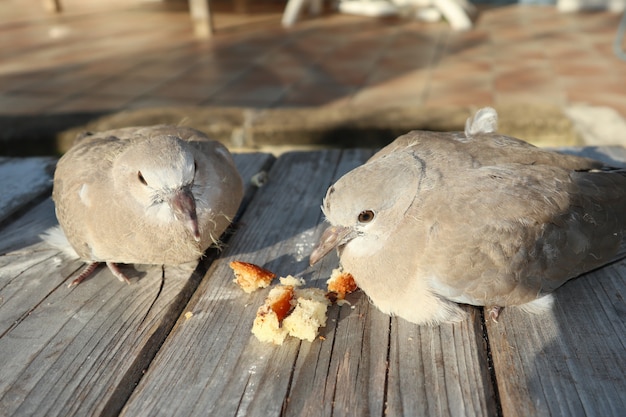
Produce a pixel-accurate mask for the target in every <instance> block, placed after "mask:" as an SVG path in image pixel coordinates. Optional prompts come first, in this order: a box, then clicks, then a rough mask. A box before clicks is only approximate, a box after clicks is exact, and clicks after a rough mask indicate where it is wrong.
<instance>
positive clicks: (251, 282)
mask: <svg viewBox="0 0 626 417" xmlns="http://www.w3.org/2000/svg"><path fill="white" fill-rule="evenodd" d="M229 265H230V267H231V269H232V270H233V273H234V274H235V279H234V280H233V281H234V282H235V283H237V285H239V286H240V287H241V289H242V290H244V291H245V292H247V293H251V292H253V291H256V290H258V289H259V288H266V287H268V286H269V285H270V283H271V282H272V280H273V279H274V278H275V277H276V274H275V273H273V272H271V271H268V270H267V269H264V268H261V267H260V266H258V265H255V264H251V263H248V262H241V261H232V262H231V263H230V264H229Z"/></svg>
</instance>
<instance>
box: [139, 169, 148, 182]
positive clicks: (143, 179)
mask: <svg viewBox="0 0 626 417" xmlns="http://www.w3.org/2000/svg"><path fill="white" fill-rule="evenodd" d="M137 179H139V181H140V182H141V183H142V184H143V185H148V182H147V181H146V179H145V178H144V177H143V175H142V174H141V171H137Z"/></svg>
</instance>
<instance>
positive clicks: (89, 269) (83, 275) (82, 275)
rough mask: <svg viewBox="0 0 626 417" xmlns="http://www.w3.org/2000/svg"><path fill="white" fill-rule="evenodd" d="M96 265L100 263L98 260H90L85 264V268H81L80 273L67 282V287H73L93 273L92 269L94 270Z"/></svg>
mask: <svg viewBox="0 0 626 417" xmlns="http://www.w3.org/2000/svg"><path fill="white" fill-rule="evenodd" d="M98 265H100V262H91V263H89V264H87V266H85V268H83V270H82V271H81V273H80V275H79V276H78V277H77V278H76V279H75V280H74V281H72V282H70V283H69V284H67V288H72V287H75V286H77V285H78V284H80V283H81V282H83V281H84V280H85V279H87V277H89V276H90V275H91V274H93V271H95V270H96V268H97V267H98Z"/></svg>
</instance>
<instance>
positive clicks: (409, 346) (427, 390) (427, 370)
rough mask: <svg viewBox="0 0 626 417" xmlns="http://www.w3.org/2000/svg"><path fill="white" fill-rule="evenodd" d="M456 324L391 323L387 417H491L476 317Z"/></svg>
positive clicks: (473, 313) (494, 409) (489, 386)
mask: <svg viewBox="0 0 626 417" xmlns="http://www.w3.org/2000/svg"><path fill="white" fill-rule="evenodd" d="M465 310H466V311H467V312H468V313H469V314H468V316H467V318H466V319H465V320H464V321H463V322H461V323H456V324H442V325H439V326H417V325H414V324H412V323H409V322H407V321H405V320H401V319H395V318H394V320H393V321H392V333H391V344H390V359H389V368H390V369H389V389H388V394H387V403H388V407H387V412H388V414H389V415H392V416H400V415H405V416H422V415H423V416H430V415H433V416H484V415H496V413H497V405H496V397H495V394H494V390H493V386H492V381H491V375H490V373H489V366H488V356H487V346H486V345H485V343H484V341H483V338H482V322H481V314H480V312H479V310H478V309H476V308H473V307H469V306H466V307H465Z"/></svg>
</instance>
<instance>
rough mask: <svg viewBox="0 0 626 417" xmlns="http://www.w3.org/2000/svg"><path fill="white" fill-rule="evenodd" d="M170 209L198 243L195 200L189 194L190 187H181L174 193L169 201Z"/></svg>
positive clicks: (198, 231)
mask: <svg viewBox="0 0 626 417" xmlns="http://www.w3.org/2000/svg"><path fill="white" fill-rule="evenodd" d="M171 205H172V209H173V211H174V215H175V216H176V218H177V219H179V220H181V221H182V222H184V223H185V227H187V229H188V230H189V231H190V232H191V234H192V235H193V238H194V239H195V240H196V241H197V242H199V241H200V230H199V229H198V215H197V213H196V199H195V198H194V196H193V193H192V192H191V187H190V186H187V187H182V188H179V189H178V190H176V191H175V192H174V195H173V196H172V200H171Z"/></svg>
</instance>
